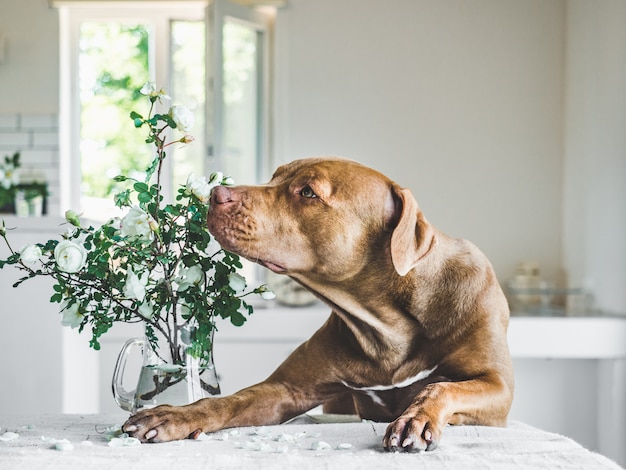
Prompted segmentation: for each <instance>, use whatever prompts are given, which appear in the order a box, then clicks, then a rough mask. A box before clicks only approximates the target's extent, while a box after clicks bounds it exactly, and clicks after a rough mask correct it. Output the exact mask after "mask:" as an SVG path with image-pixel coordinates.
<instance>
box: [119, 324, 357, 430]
mask: <svg viewBox="0 0 626 470" xmlns="http://www.w3.org/2000/svg"><path fill="white" fill-rule="evenodd" d="M324 334H325V333H323V330H320V331H318V332H317V333H316V335H315V336H314V338H312V339H311V340H309V341H308V342H306V343H305V344H303V345H301V346H300V347H299V348H298V349H296V350H295V351H294V352H293V353H292V354H291V355H290V356H289V357H288V358H287V359H286V360H285V362H283V364H281V365H280V366H279V367H278V369H276V371H275V372H274V373H273V374H272V375H271V376H270V377H269V378H268V379H267V380H266V381H264V382H262V383H260V384H257V385H253V386H251V387H248V388H246V389H243V390H241V391H239V392H237V393H235V394H233V395H230V396H226V397H220V398H205V399H202V400H199V401H197V402H195V403H192V404H190V405H186V406H169V405H163V406H158V407H156V408H152V409H148V410H142V411H139V412H138V413H137V414H135V415H134V416H131V417H130V418H129V419H128V421H127V422H126V423H125V424H124V425H123V426H122V429H123V430H124V432H127V433H129V434H130V435H131V436H133V437H136V438H137V439H139V440H140V441H142V442H165V441H171V440H177V439H185V438H187V437H197V436H198V435H199V433H200V432H214V431H218V430H220V429H224V428H231V427H237V426H260V425H269V424H279V423H282V422H284V421H287V420H288V419H291V418H293V417H295V416H297V415H299V414H301V413H304V412H306V411H309V410H310V409H311V408H314V407H316V406H317V405H319V404H321V403H324V402H325V401H327V400H330V399H333V398H334V397H336V396H338V395H340V394H341V393H343V392H345V386H344V385H342V384H341V383H340V381H338V380H333V379H332V377H333V374H334V373H335V371H334V369H333V366H332V363H333V361H332V358H333V354H336V352H335V351H332V350H331V348H328V347H325V346H324V345H325V344H329V343H328V339H327V338H325V339H324V340H323V341H320V340H319V339H317V340H316V339H315V338H319V337H320V336H323V335H324Z"/></svg>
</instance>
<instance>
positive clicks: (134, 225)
mask: <svg viewBox="0 0 626 470" xmlns="http://www.w3.org/2000/svg"><path fill="white" fill-rule="evenodd" d="M121 225H122V228H121V230H120V234H121V235H122V236H123V237H137V238H141V239H144V240H147V241H151V240H152V237H153V236H154V234H153V233H152V228H153V227H154V225H155V221H154V219H153V218H152V216H150V214H147V213H146V212H144V211H143V210H142V209H141V208H139V207H137V206H135V207H133V208H131V209H130V211H128V214H126V215H125V216H124V218H123V219H122V224H121Z"/></svg>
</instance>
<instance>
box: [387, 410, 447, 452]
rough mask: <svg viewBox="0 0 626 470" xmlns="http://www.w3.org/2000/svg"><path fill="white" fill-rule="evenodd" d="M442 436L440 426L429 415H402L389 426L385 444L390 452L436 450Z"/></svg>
mask: <svg viewBox="0 0 626 470" xmlns="http://www.w3.org/2000/svg"><path fill="white" fill-rule="evenodd" d="M440 437H441V429H440V427H439V426H438V425H437V423H435V422H434V421H432V420H431V419H430V418H429V417H428V416H426V415H424V414H421V413H418V414H416V415H402V416H400V417H399V418H398V419H396V420H395V421H394V422H393V423H391V424H390V425H389V426H388V427H387V431H386V432H385V438H384V439H383V446H384V448H385V450H387V451H390V452H399V451H402V452H416V451H420V450H435V449H436V448H437V445H438V443H439V439H440Z"/></svg>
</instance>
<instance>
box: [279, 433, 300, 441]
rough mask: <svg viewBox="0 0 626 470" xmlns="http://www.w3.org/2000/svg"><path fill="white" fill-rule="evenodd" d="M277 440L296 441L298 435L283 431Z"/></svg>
mask: <svg viewBox="0 0 626 470" xmlns="http://www.w3.org/2000/svg"><path fill="white" fill-rule="evenodd" d="M275 441H276V442H296V436H293V435H291V434H286V433H282V434H279V435H278V436H277V437H276V439H275Z"/></svg>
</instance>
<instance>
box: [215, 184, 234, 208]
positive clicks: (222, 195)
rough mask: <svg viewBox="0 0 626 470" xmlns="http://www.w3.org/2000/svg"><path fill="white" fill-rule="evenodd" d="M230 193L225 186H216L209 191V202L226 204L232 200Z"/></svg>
mask: <svg viewBox="0 0 626 470" xmlns="http://www.w3.org/2000/svg"><path fill="white" fill-rule="evenodd" d="M232 201H233V198H232V193H231V191H230V189H228V188H227V187H225V186H216V187H215V188H213V191H212V192H211V202H212V203H213V204H228V203H229V202H232Z"/></svg>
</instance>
